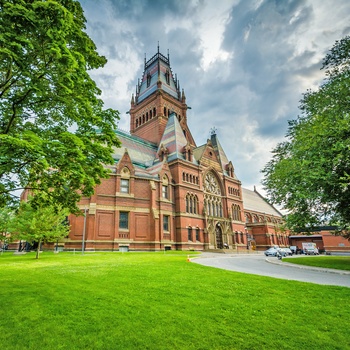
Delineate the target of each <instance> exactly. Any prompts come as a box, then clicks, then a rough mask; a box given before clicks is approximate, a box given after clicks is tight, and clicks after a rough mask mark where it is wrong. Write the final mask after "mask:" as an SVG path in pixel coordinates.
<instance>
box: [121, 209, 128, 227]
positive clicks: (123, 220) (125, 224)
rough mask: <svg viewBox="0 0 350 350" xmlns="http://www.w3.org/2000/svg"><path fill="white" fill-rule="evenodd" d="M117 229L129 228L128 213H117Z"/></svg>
mask: <svg viewBox="0 0 350 350" xmlns="http://www.w3.org/2000/svg"><path fill="white" fill-rule="evenodd" d="M119 228H123V229H128V228H129V213H128V212H126V211H121V212H119Z"/></svg>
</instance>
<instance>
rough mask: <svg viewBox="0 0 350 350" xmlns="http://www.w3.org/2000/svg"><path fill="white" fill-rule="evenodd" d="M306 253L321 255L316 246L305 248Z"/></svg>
mask: <svg viewBox="0 0 350 350" xmlns="http://www.w3.org/2000/svg"><path fill="white" fill-rule="evenodd" d="M304 253H305V255H319V252H318V249H317V248H316V247H315V248H305V249H304Z"/></svg>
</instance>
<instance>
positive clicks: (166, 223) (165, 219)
mask: <svg viewBox="0 0 350 350" xmlns="http://www.w3.org/2000/svg"><path fill="white" fill-rule="evenodd" d="M163 230H164V231H167V232H169V215H163Z"/></svg>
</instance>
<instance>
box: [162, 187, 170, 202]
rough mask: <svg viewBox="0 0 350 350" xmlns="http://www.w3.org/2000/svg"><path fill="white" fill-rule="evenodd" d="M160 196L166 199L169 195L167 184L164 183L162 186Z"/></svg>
mask: <svg viewBox="0 0 350 350" xmlns="http://www.w3.org/2000/svg"><path fill="white" fill-rule="evenodd" d="M162 197H163V198H166V199H168V197H169V194H168V186H165V185H163V186H162Z"/></svg>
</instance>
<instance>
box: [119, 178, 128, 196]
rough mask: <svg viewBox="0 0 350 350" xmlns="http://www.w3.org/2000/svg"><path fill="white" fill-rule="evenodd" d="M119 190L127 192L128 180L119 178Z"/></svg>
mask: <svg viewBox="0 0 350 350" xmlns="http://www.w3.org/2000/svg"><path fill="white" fill-rule="evenodd" d="M120 192H121V193H129V180H128V179H121V180H120Z"/></svg>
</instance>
